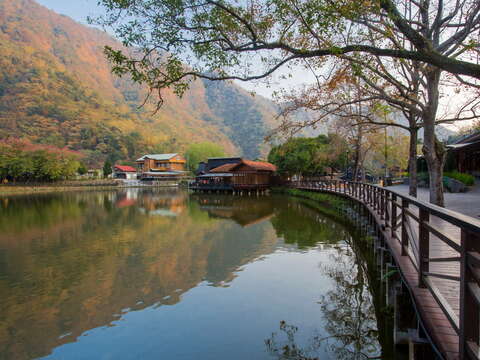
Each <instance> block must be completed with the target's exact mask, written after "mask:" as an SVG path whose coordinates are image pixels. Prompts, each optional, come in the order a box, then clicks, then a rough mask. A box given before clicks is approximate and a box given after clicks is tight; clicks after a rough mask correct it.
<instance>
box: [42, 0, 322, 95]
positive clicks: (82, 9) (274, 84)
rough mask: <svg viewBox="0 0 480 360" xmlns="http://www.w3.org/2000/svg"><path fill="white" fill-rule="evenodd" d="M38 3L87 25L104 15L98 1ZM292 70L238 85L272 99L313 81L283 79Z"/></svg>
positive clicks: (299, 75)
mask: <svg viewBox="0 0 480 360" xmlns="http://www.w3.org/2000/svg"><path fill="white" fill-rule="evenodd" d="M36 1H37V2H38V3H40V4H42V5H44V6H46V7H47V8H49V9H51V10H54V11H55V12H57V13H59V14H62V15H67V16H69V17H71V18H72V19H74V20H75V21H77V22H80V23H82V24H85V25H87V17H88V16H95V15H99V14H102V12H103V9H102V7H101V6H98V5H97V2H98V0H36ZM290 72H291V71H290V70H287V69H285V70H282V69H280V71H278V72H276V73H275V74H274V77H273V78H272V79H270V80H269V83H268V84H267V83H266V82H265V81H257V82H248V83H247V82H240V81H238V82H237V81H236V83H237V84H238V85H240V86H241V87H243V88H244V89H246V90H248V91H250V92H255V93H256V94H259V95H263V96H265V97H267V98H270V99H271V98H272V93H273V92H274V91H275V90H280V89H281V88H283V87H291V86H294V87H295V86H298V85H300V84H302V83H304V82H305V79H309V81H313V76H312V75H311V74H310V73H309V72H307V71H306V70H303V69H295V77H294V78H289V79H281V78H282V76H286V75H288V74H289V73H290Z"/></svg>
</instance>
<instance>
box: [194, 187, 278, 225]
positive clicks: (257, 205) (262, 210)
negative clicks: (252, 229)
mask: <svg viewBox="0 0 480 360" xmlns="http://www.w3.org/2000/svg"><path fill="white" fill-rule="evenodd" d="M194 198H195V200H197V201H198V203H199V204H200V209H201V210H204V211H207V212H208V214H209V215H210V216H211V217H213V218H221V219H231V220H233V221H235V222H236V223H237V224H239V225H241V226H249V225H253V224H257V223H260V222H262V221H265V220H268V219H270V218H271V217H272V216H273V214H274V205H273V202H271V201H265V200H266V199H264V201H258V199H256V198H247V197H245V198H241V197H240V198H238V197H237V198H234V197H231V196H222V195H217V196H216V195H199V194H196V195H194Z"/></svg>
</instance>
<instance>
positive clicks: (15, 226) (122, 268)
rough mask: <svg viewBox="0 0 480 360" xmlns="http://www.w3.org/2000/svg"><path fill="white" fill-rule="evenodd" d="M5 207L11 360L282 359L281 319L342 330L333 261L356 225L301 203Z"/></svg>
mask: <svg viewBox="0 0 480 360" xmlns="http://www.w3.org/2000/svg"><path fill="white" fill-rule="evenodd" d="M2 206H3V208H1V210H2V214H3V215H4V216H3V217H2V218H1V219H0V293H1V294H2V295H3V294H6V295H3V298H2V302H0V319H2V318H4V319H6V321H5V322H4V323H2V321H0V360H6V359H11V358H15V359H28V358H38V357H44V358H46V359H158V358H162V359H163V358H165V359H193V358H201V359H250V358H252V359H270V358H272V356H271V355H270V354H268V352H267V351H266V345H265V340H266V339H268V338H270V337H271V336H272V333H274V332H276V333H278V337H277V339H279V340H281V339H282V336H283V338H284V337H285V334H283V333H282V332H281V331H280V330H279V325H280V322H281V321H286V322H287V323H288V324H290V325H295V326H298V328H299V329H298V332H297V333H296V334H295V339H296V343H297V345H299V346H302V347H308V346H309V344H310V342H311V340H312V338H313V337H314V336H315V335H319V336H320V337H324V336H327V335H329V334H327V333H326V331H325V326H326V325H325V324H326V323H325V322H326V321H327V320H326V319H324V318H323V316H325V315H324V313H323V312H322V309H321V304H319V303H318V302H319V301H320V300H321V298H322V296H325V294H327V292H329V291H330V294H335V293H337V292H338V280H335V281H334V280H333V277H332V276H328V274H326V272H325V266H333V267H335V266H336V264H335V261H336V260H335V259H334V258H333V257H332V255H333V254H338V249H340V248H341V249H343V250H345V249H348V245H347V243H346V240H348V239H349V238H350V235H349V233H348V231H346V229H345V228H344V227H343V226H342V225H340V224H338V223H335V222H333V221H332V220H330V219H328V218H326V217H324V216H323V215H321V214H320V213H318V212H316V211H314V210H312V209H311V208H308V207H306V206H304V205H302V204H301V203H300V202H299V201H298V200H293V199H288V198H286V197H275V196H272V197H260V198H258V199H257V198H253V197H252V198H249V197H243V198H240V197H236V198H235V197H231V196H216V195H211V196H210V195H209V196H190V197H189V196H188V195H187V194H186V193H184V192H178V191H172V190H162V191H150V190H147V189H141V190H128V191H118V192H115V191H113V192H112V191H109V192H89V193H66V194H53V195H42V196H38V197H18V198H12V199H10V201H9V202H8V204H6V205H2ZM12 239H15V241H12ZM341 256H342V257H343V258H345V259H347V260H348V262H350V263H351V262H352V257H351V255H341ZM6 259H8V261H6ZM337 260H338V257H337ZM352 266H353V265H352ZM354 280H355V279H354ZM375 348H378V344H377V345H376V346H375ZM7 351H8V352H7ZM326 352H329V351H327V350H326V347H325V346H321V347H320V349H319V351H318V352H315V353H314V354H312V355H315V356H319V357H320V359H322V360H325V359H329V358H335V356H333V355H331V353H330V355H327V353H326ZM374 352H375V354H376V350H375V349H374ZM48 354H50V355H48ZM2 356H3V357H2ZM329 356H330V357H329Z"/></svg>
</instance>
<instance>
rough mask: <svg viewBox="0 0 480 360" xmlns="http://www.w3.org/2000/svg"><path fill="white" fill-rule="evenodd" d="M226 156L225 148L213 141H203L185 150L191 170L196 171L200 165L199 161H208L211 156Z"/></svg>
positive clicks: (188, 166)
mask: <svg viewBox="0 0 480 360" xmlns="http://www.w3.org/2000/svg"><path fill="white" fill-rule="evenodd" d="M222 156H225V152H224V150H223V148H222V147H221V146H220V145H218V144H214V143H211V142H208V141H206V142H201V143H197V144H192V145H190V146H189V147H188V149H187V151H186V152H185V157H186V159H187V168H188V169H189V170H190V171H195V170H196V169H197V167H198V163H199V162H201V161H206V160H207V159H208V158H211V157H222Z"/></svg>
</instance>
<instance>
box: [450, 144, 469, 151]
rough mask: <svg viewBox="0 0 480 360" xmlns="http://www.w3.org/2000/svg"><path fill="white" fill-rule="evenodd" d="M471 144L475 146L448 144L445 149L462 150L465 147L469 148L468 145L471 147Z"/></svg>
mask: <svg viewBox="0 0 480 360" xmlns="http://www.w3.org/2000/svg"><path fill="white" fill-rule="evenodd" d="M472 144H475V143H461V144H450V145H447V148H451V149H454V150H455V149H461V148H464V147H465V146H469V145H472Z"/></svg>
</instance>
